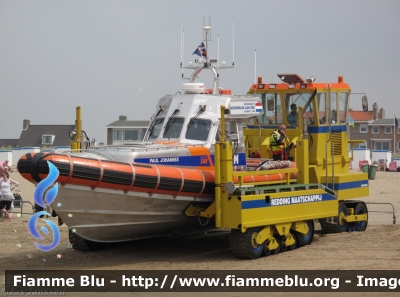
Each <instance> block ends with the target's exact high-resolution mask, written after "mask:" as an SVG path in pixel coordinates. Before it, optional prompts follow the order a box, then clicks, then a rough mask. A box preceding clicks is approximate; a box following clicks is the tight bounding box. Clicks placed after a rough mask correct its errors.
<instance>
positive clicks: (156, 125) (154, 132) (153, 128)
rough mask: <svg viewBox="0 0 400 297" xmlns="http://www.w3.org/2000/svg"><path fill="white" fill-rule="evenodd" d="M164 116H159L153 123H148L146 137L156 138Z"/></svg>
mask: <svg viewBox="0 0 400 297" xmlns="http://www.w3.org/2000/svg"><path fill="white" fill-rule="evenodd" d="M163 123H164V118H159V119H156V120H155V121H154V124H150V128H149V136H148V138H147V139H156V138H158V136H159V135H160V131H161V129H162V127H163Z"/></svg>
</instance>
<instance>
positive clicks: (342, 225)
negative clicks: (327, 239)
mask: <svg viewBox="0 0 400 297" xmlns="http://www.w3.org/2000/svg"><path fill="white" fill-rule="evenodd" d="M348 214H349V212H348V209H347V206H346V204H344V203H340V204H339V215H338V218H337V230H338V232H339V233H340V232H346V231H347V227H348V226H349V224H348V223H347V221H346V220H344V219H343V217H344V216H347V215H348Z"/></svg>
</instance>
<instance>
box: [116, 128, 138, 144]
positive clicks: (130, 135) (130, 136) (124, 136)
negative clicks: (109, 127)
mask: <svg viewBox="0 0 400 297" xmlns="http://www.w3.org/2000/svg"><path fill="white" fill-rule="evenodd" d="M140 132H141V131H139V130H114V131H113V140H114V141H130V140H140V138H139V137H140V136H141V133H140Z"/></svg>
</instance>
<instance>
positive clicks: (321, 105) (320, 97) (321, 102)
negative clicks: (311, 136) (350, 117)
mask: <svg viewBox="0 0 400 297" xmlns="http://www.w3.org/2000/svg"><path fill="white" fill-rule="evenodd" d="M316 101H317V105H318V118H319V122H320V124H325V121H326V119H325V114H326V94H325V93H317V100H316Z"/></svg>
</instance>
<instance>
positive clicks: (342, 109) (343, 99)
mask: <svg viewBox="0 0 400 297" xmlns="http://www.w3.org/2000/svg"><path fill="white" fill-rule="evenodd" d="M348 98H349V93H347V92H340V93H339V120H340V123H341V124H343V123H346V115H347V102H348Z"/></svg>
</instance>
